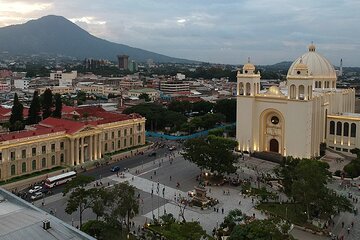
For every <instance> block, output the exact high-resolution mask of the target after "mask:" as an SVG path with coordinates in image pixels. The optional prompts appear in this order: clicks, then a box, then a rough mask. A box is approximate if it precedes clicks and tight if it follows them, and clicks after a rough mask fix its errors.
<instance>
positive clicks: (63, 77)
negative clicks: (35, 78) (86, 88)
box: [50, 71, 77, 87]
mask: <svg viewBox="0 0 360 240" xmlns="http://www.w3.org/2000/svg"><path fill="white" fill-rule="evenodd" d="M75 78H77V71H71V72H70V73H64V72H62V71H57V72H52V73H50V80H58V81H59V86H60V87H67V86H72V85H73V80H74V79H75Z"/></svg>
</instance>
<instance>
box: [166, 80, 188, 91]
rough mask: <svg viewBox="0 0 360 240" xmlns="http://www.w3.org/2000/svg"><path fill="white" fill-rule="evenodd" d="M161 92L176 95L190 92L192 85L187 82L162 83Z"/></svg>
mask: <svg viewBox="0 0 360 240" xmlns="http://www.w3.org/2000/svg"><path fill="white" fill-rule="evenodd" d="M160 91H161V92H163V93H164V94H174V93H178V92H190V84H189V82H185V81H172V80H171V81H161V82H160Z"/></svg>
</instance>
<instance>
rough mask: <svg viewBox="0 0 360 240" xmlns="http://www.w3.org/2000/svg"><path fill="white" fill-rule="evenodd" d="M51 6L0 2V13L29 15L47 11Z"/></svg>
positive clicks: (47, 4) (22, 2) (21, 2)
mask: <svg viewBox="0 0 360 240" xmlns="http://www.w3.org/2000/svg"><path fill="white" fill-rule="evenodd" d="M51 6H52V4H51V3H41V2H40V3H39V2H33V3H28V2H24V1H15V2H10V1H9V2H7V1H0V12H5V13H22V14H24V13H30V12H34V11H43V10H46V9H49V8H50V7H51Z"/></svg>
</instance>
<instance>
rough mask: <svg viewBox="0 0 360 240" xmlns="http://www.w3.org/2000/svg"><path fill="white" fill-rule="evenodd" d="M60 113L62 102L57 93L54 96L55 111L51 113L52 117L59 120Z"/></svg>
mask: <svg viewBox="0 0 360 240" xmlns="http://www.w3.org/2000/svg"><path fill="white" fill-rule="evenodd" d="M61 113H62V100H61V95H60V94H59V93H57V94H55V110H54V112H53V113H52V116H53V117H55V118H61Z"/></svg>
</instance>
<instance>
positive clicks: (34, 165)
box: [31, 160, 36, 171]
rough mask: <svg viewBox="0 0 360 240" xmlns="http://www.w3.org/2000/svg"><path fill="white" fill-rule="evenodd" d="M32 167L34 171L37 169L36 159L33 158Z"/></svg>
mask: <svg viewBox="0 0 360 240" xmlns="http://www.w3.org/2000/svg"><path fill="white" fill-rule="evenodd" d="M31 169H32V170H33V171H34V170H36V160H32V162H31Z"/></svg>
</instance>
